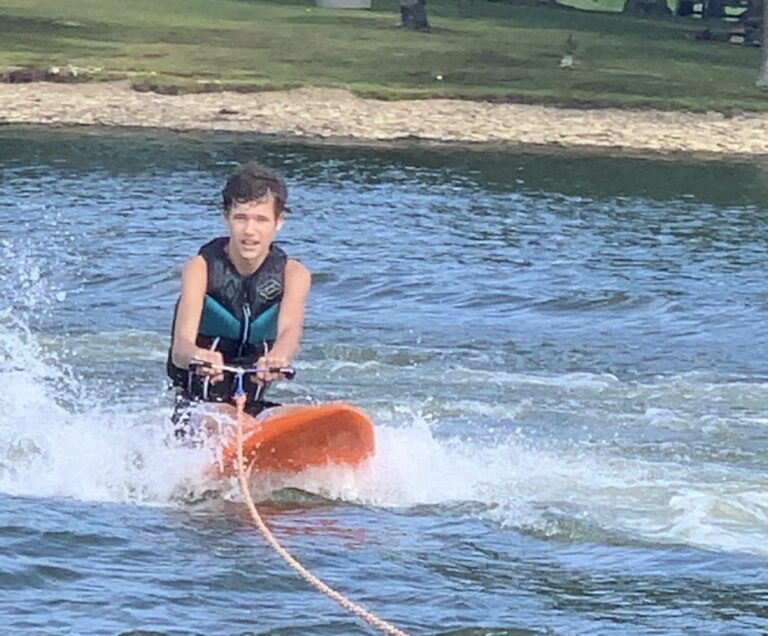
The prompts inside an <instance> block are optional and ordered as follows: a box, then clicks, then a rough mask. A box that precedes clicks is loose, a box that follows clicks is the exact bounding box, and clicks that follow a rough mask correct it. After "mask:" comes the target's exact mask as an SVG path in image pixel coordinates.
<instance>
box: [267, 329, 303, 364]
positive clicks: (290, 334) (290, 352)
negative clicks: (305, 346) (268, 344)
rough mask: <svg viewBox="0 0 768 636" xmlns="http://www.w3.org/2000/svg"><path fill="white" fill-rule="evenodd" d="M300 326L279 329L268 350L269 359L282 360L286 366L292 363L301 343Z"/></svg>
mask: <svg viewBox="0 0 768 636" xmlns="http://www.w3.org/2000/svg"><path fill="white" fill-rule="evenodd" d="M301 331H302V330H301V326H299V325H291V326H290V327H286V328H285V329H281V330H280V332H279V333H278V335H277V339H276V340H275V344H274V345H273V346H272V348H271V349H270V350H269V357H270V358H283V359H284V360H285V361H286V362H287V363H288V364H290V363H291V362H293V359H294V358H295V357H296V354H297V353H298V352H299V344H300V343H301Z"/></svg>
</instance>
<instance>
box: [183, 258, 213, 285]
mask: <svg viewBox="0 0 768 636" xmlns="http://www.w3.org/2000/svg"><path fill="white" fill-rule="evenodd" d="M181 287H182V290H189V289H191V288H194V289H202V290H203V291H205V289H206V288H207V287H208V264H207V263H206V262H205V259H204V258H203V257H202V256H200V255H197V256H193V257H192V258H190V259H189V260H188V261H187V262H186V263H185V264H184V268H183V269H182V270H181Z"/></svg>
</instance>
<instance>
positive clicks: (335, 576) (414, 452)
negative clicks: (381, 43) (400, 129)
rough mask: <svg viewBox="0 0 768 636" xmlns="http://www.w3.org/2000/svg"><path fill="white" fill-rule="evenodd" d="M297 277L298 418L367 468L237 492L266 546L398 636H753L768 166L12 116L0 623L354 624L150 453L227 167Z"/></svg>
mask: <svg viewBox="0 0 768 636" xmlns="http://www.w3.org/2000/svg"><path fill="white" fill-rule="evenodd" d="M251 158H256V159H259V160H261V161H263V162H264V163H266V164H268V165H271V166H273V167H275V168H278V169H280V170H281V171H283V172H284V173H285V174H286V175H287V177H288V182H289V186H290V189H291V194H290V198H291V201H290V204H291V207H292V210H293V213H292V215H291V216H290V218H289V219H288V221H287V222H286V225H285V227H284V229H283V230H282V232H281V233H280V235H279V241H280V243H281V244H282V245H283V246H284V248H285V249H286V250H287V251H288V252H289V253H290V254H291V255H293V256H294V257H296V258H299V259H300V260H301V261H303V262H304V263H305V264H306V265H307V266H308V267H309V268H310V269H311V270H312V271H313V273H314V285H313V290H312V294H311V299H310V307H309V313H308V318H307V327H306V337H305V344H304V347H303V350H302V352H301V355H300V359H299V360H298V361H297V369H298V375H297V379H296V380H295V381H294V382H292V383H285V384H282V385H280V386H277V387H275V388H274V389H273V394H272V396H273V398H275V399H280V400H282V401H285V402H309V401H313V400H315V401H326V400H337V399H344V400H347V401H349V402H352V403H354V404H356V405H358V406H360V407H362V408H364V409H365V410H367V411H368V412H369V414H370V415H371V417H372V418H373V420H374V422H375V424H376V436H377V444H378V450H377V453H376V455H375V457H374V458H373V459H372V461H371V462H370V463H369V464H368V465H367V466H365V467H364V468H362V469H360V470H358V471H349V470H343V469H340V468H327V469H322V470H314V471H311V472H308V473H304V474H301V475H298V476H293V477H285V478H272V479H270V480H265V479H258V478H257V479H256V480H255V481H254V483H253V492H254V496H255V497H256V498H257V500H258V501H259V502H260V504H259V505H260V509H261V510H262V512H263V514H264V517H265V518H266V520H267V522H268V523H269V525H270V526H271V527H272V529H273V531H274V533H275V535H276V536H277V538H278V539H279V540H280V541H281V542H282V543H283V544H284V545H285V546H286V548H288V549H289V550H290V551H291V552H292V553H293V554H294V556H296V557H297V558H298V559H299V560H300V561H301V562H302V563H303V564H304V565H306V566H307V567H309V568H310V569H311V570H312V571H313V572H315V573H316V574H317V575H318V576H320V577H321V578H323V579H324V580H325V581H326V582H327V583H329V584H330V585H332V586H333V587H335V588H337V589H338V590H340V591H341V592H343V593H344V594H346V595H347V596H348V597H350V598H351V599H353V600H355V601H357V602H359V603H361V604H362V605H364V606H365V607H367V608H368V609H369V610H371V611H373V612H375V613H376V614H377V615H379V616H380V617H382V618H384V619H386V620H388V621H391V622H392V623H394V624H395V625H397V626H398V627H400V628H401V629H403V630H405V631H407V632H409V633H412V634H452V635H456V634H462V635H476V636H479V635H486V634H488V635H494V636H499V635H502V634H568V635H570V634H713V633H727V634H764V633H766V632H768V571H767V570H766V564H767V563H768V491H767V490H766V484H767V483H768V477H766V473H767V471H768V454H767V453H766V451H768V374H767V373H766V361H767V360H768V330H767V329H766V325H768V285H767V284H766V261H767V259H768V217H767V216H766V211H768V178H767V177H768V167H766V166H765V165H763V166H760V165H747V164H734V163H716V162H710V163H696V162H694V161H692V160H691V161H683V160H675V161H672V160H670V161H650V160H640V159H622V158H615V157H589V156H577V155H570V156H569V155H557V156H546V155H542V154H521V153H517V152H512V151H506V152H502V151H493V150H487V151H480V150H473V149H466V148H465V149H459V148H428V147H418V146H409V147H405V146H403V147H397V148H392V147H381V148H373V149H371V148H368V149H366V148H356V147H332V146H319V147H317V146H316V147H312V146H302V145H291V144H286V143H279V142H276V141H265V140H259V139H255V138H253V139H249V138H248V137H247V136H243V135H238V136H235V135H214V134H210V135H209V134H196V135H195V134H186V135H175V134H172V133H155V134H151V133H138V132H136V133H130V132H126V133H116V132H109V131H98V130H97V131H94V130H76V129H70V130H67V129H61V130H56V131H45V130H41V129H22V128H10V127H6V128H1V129H0V166H1V167H2V177H1V178H2V181H1V182H0V256H1V257H2V258H1V259H0V371H2V378H3V390H2V391H0V627H2V631H3V632H4V633H15V634H16V633H18V634H273V635H277V634H281V635H283V634H318V635H321V634H328V635H333V634H364V633H369V632H370V630H369V628H368V627H366V626H365V625H364V624H363V623H360V622H359V621H358V620H357V619H355V618H354V617H352V616H351V615H349V614H348V613H347V612H346V611H345V610H343V609H341V608H340V607H338V606H337V605H335V604H334V603H333V602H331V601H329V600H328V599H326V598H325V597H324V596H322V595H320V594H318V593H317V592H316V591H314V590H313V589H312V588H310V587H309V586H308V585H307V584H305V583H304V582H303V581H302V580H300V579H299V578H297V577H296V575H295V574H294V573H293V572H292V571H291V570H290V569H289V568H288V567H287V566H286V565H285V564H284V563H283V562H282V561H281V560H280V559H279V557H278V556H276V555H275V554H274V552H272V550H271V549H270V548H269V547H268V546H267V545H266V544H265V543H264V542H263V541H262V540H261V538H260V536H259V534H258V532H257V531H256V529H255V528H254V526H253V525H252V523H251V521H250V518H249V516H248V512H247V510H246V508H245V506H244V504H243V499H242V495H241V493H240V492H239V490H238V488H237V486H236V484H235V483H234V482H233V483H222V482H215V481H210V480H206V478H205V477H204V476H203V475H204V472H205V468H206V466H207V465H208V463H209V462H210V449H208V448H202V449H197V450H189V449H184V448H179V447H178V446H176V445H174V444H173V443H172V442H170V441H169V437H168V432H169V426H168V416H169V413H170V410H171V405H172V396H171V393H170V392H169V391H168V389H167V386H166V381H165V377H164V369H163V364H164V359H165V355H166V349H167V344H168V331H169V328H170V320H171V314H172V308H173V303H174V301H175V298H176V295H177V292H178V279H179V273H180V269H181V266H182V264H183V263H184V261H185V260H186V259H187V258H189V257H190V256H191V255H193V254H194V253H196V251H197V249H198V247H199V246H200V245H201V244H202V243H203V242H205V241H207V240H208V239H209V238H211V237H213V236H215V235H217V234H220V233H222V232H223V231H224V226H223V223H222V221H221V218H220V214H219V212H218V204H219V192H220V190H221V187H222V185H223V183H224V181H225V179H226V177H227V175H228V174H229V173H230V171H231V170H232V169H233V167H234V166H235V165H236V163H237V162H238V161H242V160H246V159H251Z"/></svg>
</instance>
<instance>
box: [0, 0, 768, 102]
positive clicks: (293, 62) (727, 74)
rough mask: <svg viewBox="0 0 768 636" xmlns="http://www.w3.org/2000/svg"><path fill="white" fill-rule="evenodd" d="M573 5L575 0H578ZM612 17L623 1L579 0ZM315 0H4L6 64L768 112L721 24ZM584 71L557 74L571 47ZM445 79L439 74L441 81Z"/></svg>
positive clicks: (192, 86)
mask: <svg viewBox="0 0 768 636" xmlns="http://www.w3.org/2000/svg"><path fill="white" fill-rule="evenodd" d="M566 1H567V0H566ZM571 1H573V2H577V1H578V2H581V6H582V7H584V6H589V5H593V6H594V7H595V8H596V9H604V10H606V11H615V9H616V5H617V2H616V0H571ZM398 5H399V3H398V1H397V0H374V10H373V11H334V10H330V9H319V8H316V7H315V6H314V2H313V1H312V0H305V1H296V0H293V1H292V0H279V1H277V0H275V1H273V2H265V1H255V0H68V2H66V3H64V2H61V1H60V0H0V69H4V70H10V69H13V68H18V67H20V66H25V65H44V66H47V65H57V66H65V65H67V64H72V65H74V66H77V67H86V68H87V67H92V68H99V69H101V70H99V71H98V72H96V73H95V77H96V78H108V77H129V78H131V79H132V81H133V82H134V83H135V84H136V85H137V86H142V87H144V88H145V89H146V88H150V89H156V90H170V91H177V90H201V89H203V90H211V89H212V88H213V89H215V88H216V87H223V88H233V89H237V90H268V89H275V88H285V87H294V86H301V85H308V84H311V85H317V86H331V87H341V88H348V89H350V90H352V91H354V92H356V93H358V94H362V95H367V96H374V97H380V98H385V99H401V98H413V97H419V98H422V97H423V98H427V97H458V98H465V99H489V100H494V101H518V102H520V101H522V102H531V103H552V104H562V105H577V106H593V105H594V106H616V107H656V108H664V109H690V110H696V111H705V110H733V109H739V110H768V93H767V92H765V91H761V90H759V89H757V88H756V87H755V85H754V80H755V77H756V75H757V71H758V68H759V64H760V51H759V50H757V49H750V48H746V47H742V46H736V45H731V44H727V43H721V42H717V43H716V42H697V41H694V39H693V33H694V32H695V31H699V30H701V29H703V28H704V27H709V28H711V29H713V30H714V31H715V32H717V31H718V30H719V31H721V32H722V31H724V30H725V28H726V24H725V23H724V22H704V21H702V20H693V19H674V18H671V17H670V18H666V19H641V18H634V17H629V16H625V15H623V14H621V13H615V12H614V13H608V12H595V11H583V10H577V9H574V8H569V7H556V6H547V5H543V4H541V3H539V2H535V1H534V0H520V2H519V3H516V4H508V3H505V4H502V3H496V2H487V1H484V0H475V1H474V2H470V0H464V2H463V6H462V7H459V6H458V3H457V2H456V1H455V0H443V1H439V0H431V1H430V3H429V5H428V9H429V15H430V21H431V23H432V27H433V29H432V32H431V33H409V32H405V31H403V30H402V29H400V28H399V27H398V21H399V15H398ZM569 34H571V35H572V37H573V39H574V41H575V43H576V51H575V57H576V61H577V65H576V67H574V68H572V69H561V68H559V61H560V59H561V57H562V55H563V53H564V52H565V42H566V39H567V37H568V35H569ZM438 75H442V77H443V79H442V81H440V80H438V79H436V76H438Z"/></svg>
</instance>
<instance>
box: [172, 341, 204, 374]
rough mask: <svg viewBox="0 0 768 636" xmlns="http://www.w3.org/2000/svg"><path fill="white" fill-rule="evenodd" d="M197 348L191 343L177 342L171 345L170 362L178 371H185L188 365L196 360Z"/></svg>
mask: <svg viewBox="0 0 768 636" xmlns="http://www.w3.org/2000/svg"><path fill="white" fill-rule="evenodd" d="M199 350H200V349H199V347H198V346H197V345H196V344H195V343H194V342H191V341H188V340H179V341H177V342H174V343H173V351H172V353H171V360H172V362H173V364H174V365H176V366H177V367H179V368H180V369H186V368H187V367H188V366H189V363H190V362H192V360H194V359H195V358H198V357H199V356H198V352H199Z"/></svg>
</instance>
